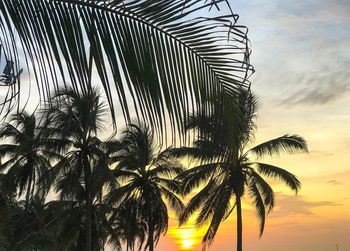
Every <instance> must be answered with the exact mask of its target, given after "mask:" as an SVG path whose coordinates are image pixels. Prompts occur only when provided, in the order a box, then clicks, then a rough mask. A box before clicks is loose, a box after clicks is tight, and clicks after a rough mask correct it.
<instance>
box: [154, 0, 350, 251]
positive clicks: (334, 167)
mask: <svg viewBox="0 0 350 251" xmlns="http://www.w3.org/2000/svg"><path fill="white" fill-rule="evenodd" d="M230 2H231V3H232V7H233V9H234V11H235V12H237V13H239V14H240V23H242V24H244V25H247V26H248V27H249V37H250V39H251V42H252V49H253V53H252V64H253V65H254V67H255V69H256V73H255V74H254V75H253V76H252V78H251V80H252V88H253V90H254V92H255V93H256V94H257V95H258V96H259V98H260V111H259V117H258V121H257V124H258V131H257V134H256V143H259V142H262V141H264V140H268V139H271V138H274V137H277V136H281V135H283V134H286V133H289V134H293V133H298V134H300V135H302V136H303V137H305V138H306V139H307V141H308V144H309V149H310V153H309V154H298V155H290V156H281V157H280V158H277V159H271V160H270V159H269V160H266V162H269V163H273V164H276V165H279V166H282V167H285V168H287V169H288V170H290V171H292V172H293V173H295V174H296V175H297V176H298V178H299V179H300V180H301V182H302V189H301V191H300V192H299V193H298V196H295V195H294V194H292V193H290V192H289V191H288V189H287V188H286V187H284V186H282V185H279V182H278V181H276V182H273V185H274V186H273V187H274V189H275V191H276V194H277V196H276V207H275V209H274V210H273V212H272V213H271V214H270V215H269V216H268V218H267V224H266V229H265V233H264V235H263V237H262V238H261V239H259V238H258V225H257V220H256V217H255V212H254V210H253V209H252V208H251V206H250V205H249V198H247V200H246V204H245V206H244V212H243V217H244V218H243V221H244V222H243V223H244V226H243V227H244V236H243V237H244V246H245V250H247V251H296V250H298V251H333V250H334V251H336V250H337V248H336V244H338V246H339V251H347V250H350V161H349V160H348V157H349V153H350V130H349V129H350V108H349V104H350V95H349V93H350V44H349V41H350V29H349V27H350V15H349V13H350V2H349V1H347V0H336V1H328V0H305V1H292V0H254V1H243V0H232V1H230ZM172 222H173V224H172V225H173V228H171V229H170V230H169V231H168V234H167V236H165V237H164V238H162V239H161V240H160V242H159V244H158V246H157V248H156V250H159V251H163V250H181V249H183V250H196V251H197V250H201V247H200V245H199V242H200V238H201V236H202V234H203V231H196V230H195V229H193V228H192V227H191V226H187V227H184V228H179V229H178V228H176V220H175V218H174V219H173V220H172ZM235 236H236V230H235V216H234V214H232V216H231V217H230V218H229V219H228V220H227V221H226V222H225V223H224V224H223V225H222V227H221V228H220V230H219V232H218V234H217V237H216V240H215V242H214V244H213V246H212V247H211V248H210V249H209V250H210V251H231V250H232V251H233V250H235V242H236V237H235ZM186 248H187V249H186Z"/></svg>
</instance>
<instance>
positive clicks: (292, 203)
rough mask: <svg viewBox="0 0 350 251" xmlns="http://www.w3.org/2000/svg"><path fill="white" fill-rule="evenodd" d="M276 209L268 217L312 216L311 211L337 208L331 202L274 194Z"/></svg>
mask: <svg viewBox="0 0 350 251" xmlns="http://www.w3.org/2000/svg"><path fill="white" fill-rule="evenodd" d="M276 197H277V198H276V204H277V206H276V208H275V209H274V210H273V211H272V212H271V215H270V217H286V216H290V215H304V216H312V215H315V214H314V213H313V209H314V208H316V207H323V206H338V205H339V204H337V203H335V202H332V201H309V200H307V199H306V198H305V197H303V196H300V195H298V196H291V195H286V194H283V193H276Z"/></svg>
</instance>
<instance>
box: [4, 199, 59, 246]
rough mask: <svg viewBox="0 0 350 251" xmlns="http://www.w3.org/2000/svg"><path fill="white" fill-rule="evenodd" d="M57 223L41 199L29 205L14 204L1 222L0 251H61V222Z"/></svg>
mask: <svg viewBox="0 0 350 251" xmlns="http://www.w3.org/2000/svg"><path fill="white" fill-rule="evenodd" d="M55 219H56V218H55V215H54V214H53V213H52V212H51V211H50V210H49V209H48V206H47V204H44V201H43V199H42V198H40V197H38V196H34V197H33V198H31V199H30V201H19V202H18V201H12V202H11V203H9V204H8V210H7V213H6V214H5V215H2V217H1V220H0V236H1V238H0V249H1V250H30V251H31V250H33V251H35V250H59V248H57V246H56V238H55V237H56V235H55V231H56V229H58V227H59V222H57V221H55Z"/></svg>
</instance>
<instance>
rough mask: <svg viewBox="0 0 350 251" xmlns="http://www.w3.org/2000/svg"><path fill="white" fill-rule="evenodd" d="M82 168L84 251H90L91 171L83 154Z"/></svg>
mask: <svg viewBox="0 0 350 251" xmlns="http://www.w3.org/2000/svg"><path fill="white" fill-rule="evenodd" d="M82 155H83V156H82V157H83V168H84V182H85V205H86V223H85V236H86V242H85V251H91V240H92V238H91V237H92V236H91V232H92V230H91V222H92V219H91V218H92V195H91V169H90V165H89V161H88V159H87V157H86V156H85V154H84V153H82Z"/></svg>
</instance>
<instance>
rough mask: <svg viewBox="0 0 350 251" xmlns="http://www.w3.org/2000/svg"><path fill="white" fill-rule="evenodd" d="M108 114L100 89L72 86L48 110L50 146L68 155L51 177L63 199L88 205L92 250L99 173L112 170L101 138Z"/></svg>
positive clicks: (88, 247)
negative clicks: (105, 116)
mask: <svg viewBox="0 0 350 251" xmlns="http://www.w3.org/2000/svg"><path fill="white" fill-rule="evenodd" d="M105 113H106V108H105V106H104V104H103V103H102V102H101V98H100V95H99V94H98V91H97V90H96V89H91V90H89V92H88V93H86V94H82V93H80V92H77V91H75V90H74V89H72V88H67V89H66V88H64V89H60V90H59V91H58V92H57V93H56V94H55V96H54V97H53V105H52V107H51V108H50V109H48V111H47V118H48V121H49V122H48V125H47V126H46V129H45V131H46V133H47V134H48V135H49V136H50V145H49V146H48V148H49V149H51V150H52V151H56V152H58V153H60V154H64V158H62V159H61V160H60V161H59V162H58V163H57V164H56V165H55V166H54V167H53V168H52V170H51V171H50V172H49V177H51V179H55V180H56V184H55V186H56V187H55V188H56V191H57V192H58V194H59V196H60V198H61V200H71V201H73V202H78V204H79V202H80V203H81V202H83V204H84V205H85V206H84V207H85V211H84V214H83V215H84V219H85V247H84V250H86V251H89V250H91V245H92V221H93V219H94V217H96V215H94V214H93V208H94V201H95V199H96V197H97V195H99V194H101V189H102V188H101V186H102V184H101V182H100V179H99V178H98V177H97V176H98V174H101V173H102V172H105V171H108V168H106V167H107V163H106V160H107V159H106V156H105V152H104V150H103V143H102V142H101V140H100V139H99V138H98V137H97V136H98V133H99V131H100V130H101V129H102V128H103V122H104V115H105ZM96 170H98V171H96ZM93 178H94V179H93ZM95 181H96V182H95Z"/></svg>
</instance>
